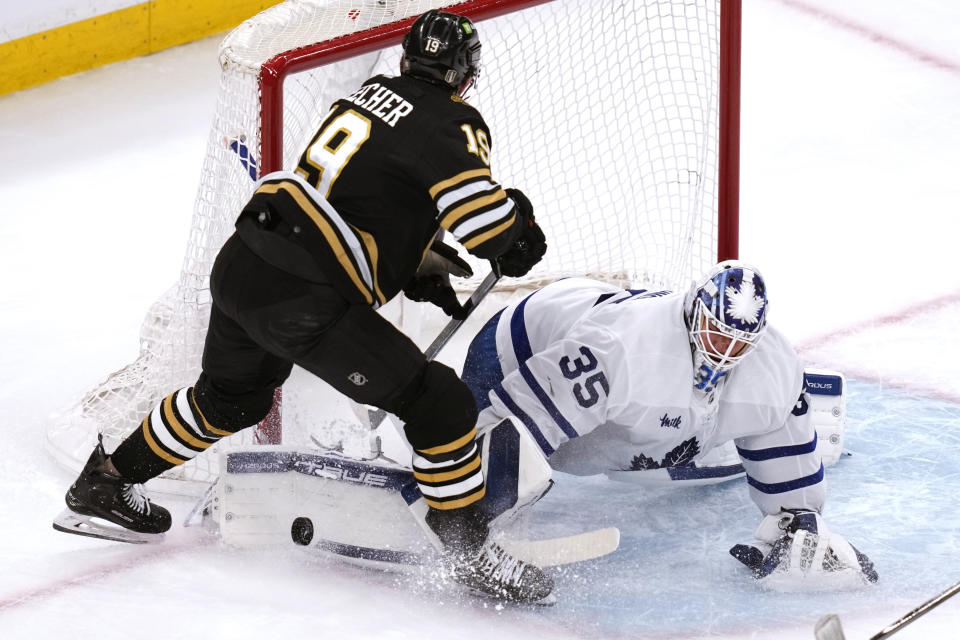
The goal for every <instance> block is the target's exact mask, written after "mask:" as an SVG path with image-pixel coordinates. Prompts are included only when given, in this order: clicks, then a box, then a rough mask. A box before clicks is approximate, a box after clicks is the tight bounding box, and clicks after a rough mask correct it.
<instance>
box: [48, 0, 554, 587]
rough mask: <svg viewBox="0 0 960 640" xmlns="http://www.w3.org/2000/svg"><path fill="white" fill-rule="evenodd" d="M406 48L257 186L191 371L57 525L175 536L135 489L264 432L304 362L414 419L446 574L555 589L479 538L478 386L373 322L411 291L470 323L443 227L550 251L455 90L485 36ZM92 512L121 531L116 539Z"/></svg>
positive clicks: (507, 253) (220, 276)
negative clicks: (285, 165)
mask: <svg viewBox="0 0 960 640" xmlns="http://www.w3.org/2000/svg"><path fill="white" fill-rule="evenodd" d="M403 48H404V55H403V58H402V62H401V74H400V75H399V76H398V77H386V76H376V77H374V78H371V79H369V80H368V81H366V82H365V83H364V84H363V85H362V86H361V87H359V88H358V89H357V90H356V91H355V92H354V93H352V94H351V95H349V96H347V97H345V98H342V99H340V100H337V101H336V102H335V103H334V104H333V106H332V108H331V109H330V111H329V112H328V113H327V115H326V117H325V118H324V120H323V122H322V124H321V125H320V128H319V129H318V131H317V133H316V135H315V136H314V137H313V139H312V141H311V142H310V144H309V145H308V146H307V148H306V150H305V151H304V152H303V155H302V156H301V157H300V160H299V163H298V165H297V167H296V170H295V171H293V172H288V171H278V172H275V173H272V174H269V175H267V176H264V177H263V178H262V179H261V180H260V182H259V183H258V184H257V188H256V191H255V193H254V195H253V197H252V198H251V200H250V201H249V203H248V204H247V205H246V206H245V207H244V209H243V211H242V212H241V213H240V215H239V217H238V219H237V222H236V233H235V234H234V235H233V236H231V237H230V238H229V239H228V240H227V242H226V243H225V245H224V246H223V248H222V249H221V251H220V253H219V255H218V257H217V259H216V262H215V264H214V266H213V270H212V273H211V276H210V290H211V294H212V297H213V305H212V309H211V314H210V324H209V328H208V331H207V337H206V342H205V346H204V353H203V363H202V364H203V372H202V373H201V375H200V377H199V379H198V380H197V381H196V383H195V384H194V386H192V387H189V388H185V389H180V390H178V391H175V392H173V393H172V394H170V395H169V396H167V397H166V398H164V399H163V400H162V401H161V402H160V404H159V405H158V406H157V407H156V408H155V409H154V410H153V411H152V412H151V413H150V414H149V415H148V416H146V418H145V419H144V420H143V423H142V425H141V427H140V428H139V429H137V430H135V431H134V432H133V433H132V434H131V435H130V436H128V437H127V438H126V439H125V440H124V441H123V442H122V443H121V444H120V445H119V446H118V447H117V449H116V451H114V452H113V453H112V454H111V455H109V456H107V454H106V452H105V451H104V450H103V447H102V446H98V447H97V448H96V450H95V451H94V452H93V454H92V455H91V457H90V460H89V462H88V463H87V466H86V467H85V468H84V470H83V472H82V473H81V475H80V477H79V478H78V479H77V481H76V482H75V483H74V485H73V486H72V487H71V488H70V490H69V492H68V493H67V505H68V510H67V511H65V512H64V514H62V515H61V517H60V518H58V520H57V521H56V522H55V524H54V526H55V527H56V528H58V529H60V530H63V531H67V532H70V533H79V534H85V535H94V536H100V537H109V538H112V539H122V540H128V541H131V540H132V539H134V538H135V539H137V541H139V540H141V539H142V538H145V537H149V536H151V535H154V536H155V535H156V534H158V533H162V532H163V531H165V530H167V529H168V528H169V526H170V514H169V513H168V512H167V510H166V509H164V508H163V507H160V506H158V505H156V504H153V503H152V502H150V501H149V500H148V499H146V497H145V496H144V495H143V494H142V493H141V492H140V491H139V489H138V485H139V484H141V483H143V482H145V481H147V480H149V479H151V478H153V477H155V476H157V475H159V474H160V473H162V472H164V471H166V470H167V469H170V468H171V467H173V466H176V465H179V464H183V463H184V462H186V461H187V460H189V459H191V458H193V457H194V456H196V455H198V454H200V453H202V452H203V451H204V450H206V449H207V448H208V447H210V446H211V445H212V444H214V443H215V442H216V441H217V440H219V439H220V438H222V437H224V436H227V435H230V434H232V433H236V432H237V431H240V430H242V429H245V428H248V427H251V426H253V425H256V424H257V423H258V422H260V421H261V420H262V419H263V418H264V417H265V416H266V415H267V413H268V412H269V410H270V408H271V404H272V399H273V396H274V390H275V389H276V388H277V387H278V386H279V385H280V384H282V383H283V381H284V380H285V379H286V378H287V376H288V375H289V374H290V371H291V368H292V366H293V365H294V364H297V365H300V366H301V367H303V368H304V369H306V370H308V371H310V372H312V373H313V374H315V375H317V376H319V377H320V378H322V379H323V380H325V381H326V382H328V383H329V384H330V385H331V386H333V387H334V388H336V389H337V390H339V391H341V392H342V393H344V394H346V395H347V396H349V397H350V398H352V399H353V400H354V401H356V402H358V403H362V404H370V405H375V406H377V407H380V408H382V409H385V410H387V411H389V412H391V413H394V414H396V415H397V416H399V417H400V418H401V419H402V420H403V421H404V423H405V424H406V427H405V433H406V436H407V439H408V440H409V442H410V444H411V446H412V447H413V450H414V457H413V469H414V476H415V478H416V479H417V482H418V484H419V485H420V489H421V493H422V494H423V496H424V499H425V500H426V502H427V504H428V506H429V507H430V509H429V513H428V515H427V522H428V524H429V525H430V526H431V528H432V529H433V530H434V531H435V532H436V533H437V535H438V537H439V538H440V540H441V542H442V543H443V545H444V551H445V554H444V555H445V557H446V558H447V560H448V562H449V565H450V568H451V571H452V575H453V576H454V577H455V579H457V580H458V581H460V582H462V583H464V584H466V585H468V586H470V587H472V588H475V589H478V590H480V591H483V592H486V593H488V594H491V595H493V596H495V597H498V598H501V599H505V600H513V601H522V602H530V601H536V600H540V599H542V598H544V597H546V596H547V595H548V594H549V593H550V590H551V589H552V582H551V580H550V578H549V577H548V576H546V575H545V574H544V573H543V572H542V571H541V570H540V569H538V568H537V567H534V566H532V565H528V564H525V563H523V562H522V561H520V560H518V559H517V558H514V557H512V556H510V555H509V554H508V553H506V552H505V551H504V550H503V549H502V548H500V547H499V546H498V545H497V544H496V543H494V542H493V541H490V540H487V537H488V536H487V523H486V521H485V518H484V517H483V516H482V515H481V513H482V510H481V509H480V504H479V503H480V501H481V500H482V498H483V496H484V491H485V484H484V478H483V475H482V473H481V465H480V458H479V452H478V450H477V447H476V444H475V442H474V439H475V434H476V424H475V423H476V418H477V409H476V406H475V404H474V400H473V396H472V395H471V393H470V391H469V389H468V388H467V387H466V385H465V384H464V383H463V382H461V381H460V379H459V378H458V377H457V375H456V373H455V372H454V371H453V370H452V369H450V368H449V367H446V366H445V365H443V364H441V363H439V362H435V361H433V362H427V361H426V359H425V357H424V355H423V354H422V353H421V352H420V350H419V349H418V348H417V347H416V345H415V344H414V343H413V342H412V341H411V340H410V339H409V338H407V337H406V336H405V335H404V334H403V333H401V332H400V331H399V330H397V329H396V328H395V327H394V326H393V325H391V324H390V323H389V322H388V321H386V320H385V319H384V318H382V317H381V316H380V315H378V314H377V313H376V309H377V307H379V306H380V305H382V304H384V303H385V302H387V301H388V300H390V299H391V298H393V297H394V296H395V295H397V294H398V293H399V292H400V291H401V290H403V291H404V292H405V293H406V295H408V297H412V298H413V299H416V300H425V301H430V302H433V303H435V304H437V305H438V306H441V307H442V308H443V309H444V311H446V312H447V313H448V314H451V315H457V314H459V313H461V312H462V308H461V306H460V304H459V302H458V301H457V298H456V296H455V295H454V293H453V290H452V289H451V288H450V284H449V274H450V273H453V274H455V275H466V274H468V273H469V267H468V266H467V265H466V263H465V262H463V261H462V260H461V259H460V258H458V257H457V255H456V250H455V249H453V248H452V247H449V246H447V245H444V244H443V243H442V242H439V241H438V240H437V237H438V234H439V233H440V230H441V229H444V230H446V232H448V234H449V235H452V237H453V238H454V239H455V240H456V241H457V242H459V243H460V244H461V245H463V247H464V248H465V249H466V250H467V251H469V252H470V253H471V254H473V255H474V256H477V257H479V258H484V259H489V260H492V261H494V262H496V263H497V265H498V267H499V268H500V270H501V272H502V273H503V274H504V275H506V276H520V275H523V274H524V273H526V272H527V271H528V270H529V269H530V268H531V267H532V266H533V265H534V264H536V263H537V262H538V261H539V260H540V259H541V258H542V256H543V254H544V252H545V250H546V242H545V239H544V235H543V233H542V231H541V230H540V228H539V226H538V225H537V223H536V222H535V221H534V216H533V207H532V206H531V204H530V202H529V200H528V199H527V198H526V197H525V196H524V195H523V194H522V193H521V192H520V191H519V190H516V189H504V188H502V187H501V186H500V185H499V184H497V182H496V181H494V179H493V177H492V176H491V173H490V154H491V148H492V138H491V136H490V132H489V131H488V129H487V125H486V123H485V122H484V120H483V118H482V117H481V116H480V114H479V113H478V112H477V111H476V109H474V108H473V107H471V106H469V105H468V104H467V103H466V102H464V100H463V98H462V95H463V94H464V93H465V92H466V91H467V89H468V88H469V87H470V86H471V85H472V84H473V83H474V82H475V81H476V79H477V76H478V74H479V70H480V40H479V37H478V35H477V32H476V28H475V27H474V25H473V24H472V23H471V22H470V20H468V19H466V18H463V17H460V16H457V15H454V14H450V13H443V12H439V11H429V12H427V13H425V14H424V15H422V16H420V17H419V18H418V19H417V20H416V21H415V22H414V23H413V26H412V28H411V31H410V32H409V34H408V35H407V36H406V38H405V39H404V43H403ZM91 517H98V518H101V519H104V520H107V521H109V522H111V523H114V524H116V525H119V526H120V527H123V528H124V530H122V534H116V535H113V534H111V532H110V531H107V532H106V533H105V532H104V531H103V530H101V529H97V528H95V523H92V521H91V520H90V518H91ZM127 530H129V531H127ZM131 532H132V533H131ZM138 534H139V535H138Z"/></svg>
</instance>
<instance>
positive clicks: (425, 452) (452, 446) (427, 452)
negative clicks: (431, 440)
mask: <svg viewBox="0 0 960 640" xmlns="http://www.w3.org/2000/svg"><path fill="white" fill-rule="evenodd" d="M476 437H477V428H476V427H474V428H473V429H470V433H468V434H467V435H465V436H463V437H462V438H457V439H456V440H454V441H453V442H450V443H448V444H441V445H439V446H436V447H430V448H429V449H418V450H417V453H419V454H420V455H422V456H424V457H426V456H437V455H440V454H441V453H450V452H451V451H456V450H457V449H459V448H460V447H465V446H467V445H468V444H470V443H471V442H473V440H474V439H475V438H476Z"/></svg>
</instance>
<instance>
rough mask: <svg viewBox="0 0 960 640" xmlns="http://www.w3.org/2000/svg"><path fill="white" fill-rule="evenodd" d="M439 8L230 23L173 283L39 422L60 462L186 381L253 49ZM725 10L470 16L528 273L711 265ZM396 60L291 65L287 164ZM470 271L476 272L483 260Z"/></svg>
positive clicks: (577, 0)
mask: <svg viewBox="0 0 960 640" xmlns="http://www.w3.org/2000/svg"><path fill="white" fill-rule="evenodd" d="M442 4H444V3H442V2H437V1H432V2H431V1H429V0H419V1H417V0H412V1H405V0H380V1H377V0H362V1H358V0H327V1H324V0H315V1H312V2H308V1H305V0H291V1H288V2H285V3H283V4H281V5H278V6H276V7H274V8H272V9H269V10H267V11H265V12H263V13H261V14H260V15H258V16H256V17H254V18H253V19H251V20H249V21H247V22H245V23H244V24H242V25H241V26H240V27H238V28H237V29H235V30H234V31H233V32H232V33H230V34H229V35H228V36H227V38H226V39H225V40H224V41H223V43H222V45H221V49H220V62H221V65H222V69H223V70H222V73H221V81H220V91H219V97H218V104H217V109H216V115H215V118H214V122H213V125H212V127H211V132H210V138H209V140H208V144H207V155H206V158H205V160H204V164H203V170H202V176H201V181H200V188H199V192H198V194H197V200H196V208H195V213H194V219H193V223H192V228H191V232H190V238H189V243H188V246H187V251H186V257H185V259H184V263H183V270H182V272H181V274H180V280H179V282H178V284H177V285H175V286H174V287H173V288H171V289H170V290H169V291H168V292H167V293H166V294H165V295H164V296H163V297H162V298H161V299H160V300H159V301H158V302H156V303H155V304H154V305H153V307H152V308H151V309H150V311H149V313H148V315H147V318H146V319H145V321H144V324H143V327H142V329H141V335H140V340H141V355H140V357H139V358H138V359H137V360H136V361H135V362H134V363H132V364H131V365H129V366H127V367H125V368H124V369H122V370H121V371H118V372H116V373H114V374H112V375H110V376H109V377H108V378H107V379H106V380H105V381H104V382H103V383H101V384H100V385H98V386H97V387H96V388H95V389H93V390H92V391H90V392H89V393H88V394H87V395H86V396H85V397H84V398H83V399H82V401H81V402H80V403H79V404H78V405H77V406H76V407H75V408H74V409H73V410H72V411H70V412H69V413H67V414H64V415H62V416H60V417H59V419H58V420H56V421H55V423H54V424H53V425H52V426H51V428H50V430H49V432H48V437H47V444H48V449H49V450H50V451H51V452H52V453H53V454H54V455H55V456H56V457H57V458H58V459H59V460H61V461H62V462H64V463H65V464H67V465H68V466H70V467H71V468H75V469H79V468H80V466H82V463H83V461H84V460H85V458H86V456H87V455H88V454H89V451H90V449H91V447H92V446H93V444H94V443H95V441H96V433H97V432H98V431H100V432H102V433H103V434H104V441H105V444H106V446H107V450H108V451H110V450H112V448H113V447H115V446H116V445H117V444H118V443H119V442H120V441H121V440H122V439H123V437H125V435H126V434H127V433H129V432H130V431H132V430H133V429H135V428H137V427H138V426H139V424H140V421H141V420H142V419H143V416H144V415H146V413H147V412H149V411H150V409H152V407H153V406H154V405H155V404H156V403H157V402H158V401H159V400H161V399H162V398H163V397H164V396H165V395H167V394H169V393H171V392H172V391H174V390H175V389H177V388H180V387H185V386H189V385H190V384H192V383H193V382H194V381H195V380H196V377H197V375H198V374H199V364H200V356H201V353H202V347H203V340H204V334H205V328H206V321H207V317H208V315H209V305H210V296H209V291H208V274H209V272H210V268H211V266H212V263H213V260H214V258H215V257H216V254H217V251H218V250H219V248H220V246H221V245H222V243H223V242H224V240H225V239H226V238H227V237H228V236H229V234H230V233H231V232H232V230H233V223H234V220H235V218H236V215H237V213H238V212H239V211H240V209H241V207H242V206H243V204H244V203H245V201H246V200H247V198H249V196H250V194H251V192H252V187H253V180H252V179H251V175H252V173H253V174H255V172H256V165H257V163H258V159H259V158H260V157H261V156H260V153H259V151H260V144H261V131H260V122H259V120H260V100H261V95H260V88H259V86H260V85H259V74H260V70H261V67H262V65H263V64H264V62H266V61H267V60H269V59H270V58H272V57H273V56H275V55H277V54H279V53H281V52H284V51H288V50H291V49H295V48H298V47H302V46H306V45H310V44H311V43H315V42H319V41H322V40H326V39H329V38H334V37H336V36H338V35H341V34H347V33H353V32H356V31H360V30H363V29H367V28H370V27H375V26H378V25H382V24H386V23H390V22H394V21H396V20H399V19H401V18H405V17H408V16H414V15H418V14H420V13H422V12H423V11H425V10H427V9H429V8H434V7H437V6H441V5H442ZM488 4H489V3H488ZM719 5H720V0H706V1H703V2H695V3H691V2H687V1H684V0H659V1H658V0H635V1H627V0H623V1H618V2H582V1H581V0H557V1H555V2H548V3H546V4H543V5H540V6H536V7H533V8H529V9H525V10H522V11H517V12H514V13H509V14H507V15H504V16H502V17H498V18H494V19H492V20H485V21H480V22H478V23H477V27H478V31H479V34H480V38H481V42H482V43H483V51H482V61H483V71H482V76H481V79H480V82H479V83H478V86H477V87H476V88H475V89H474V90H473V92H472V95H471V96H470V97H469V101H470V102H471V103H472V104H474V105H475V106H477V107H478V109H479V110H480V112H481V113H482V114H483V116H484V118H485V120H486V121H487V124H488V126H489V128H490V132H491V137H492V138H493V143H494V144H493V156H492V160H493V161H492V170H493V175H494V177H495V178H496V179H497V180H498V181H499V182H500V183H501V184H503V185H504V186H514V187H518V188H520V189H522V190H523V191H524V193H526V194H527V195H528V197H529V198H530V200H531V201H532V202H533V203H534V208H535V212H536V215H537V219H538V221H539V222H540V224H541V226H542V227H543V228H544V230H545V232H546V234H547V237H548V243H549V250H548V252H547V255H546V257H545V258H544V260H543V261H542V262H541V263H540V264H539V265H538V266H537V267H536V268H535V269H534V271H533V272H532V273H531V274H530V276H528V278H527V282H528V283H539V282H544V281H548V280H552V279H556V278H557V277H561V276H565V275H591V276H595V277H603V278H607V279H617V280H621V281H624V282H629V283H632V284H641V283H643V284H647V285H651V286H656V287H680V286H686V284H687V283H688V282H689V281H690V280H691V279H692V278H694V277H695V276H696V275H698V274H699V273H701V272H702V271H704V270H705V269H706V268H708V267H709V266H710V265H711V264H712V263H713V262H714V261H715V259H716V255H717V233H718V232H717V199H718V198H717V189H718V164H717V163H718V151H719V150H718V129H719V126H718V114H719V107H718V105H719V90H720V86H719V72H718V69H719V55H720V43H719V34H720V15H719ZM460 8H462V5H461V7H460ZM398 67H399V47H397V46H394V47H391V48H389V49H385V50H383V51H380V52H376V53H370V54H364V55H359V56H356V57H352V58H348V59H346V60H343V61H340V62H336V63H334V64H331V65H327V66H318V67H316V68H313V69H310V70H307V71H302V72H299V73H296V74H293V75H291V76H289V77H287V79H286V81H285V83H284V85H283V100H284V115H283V122H284V124H283V156H282V158H283V167H284V168H291V167H292V166H293V165H294V164H295V163H296V160H297V158H298V156H299V154H300V153H301V151H302V149H303V147H304V145H305V144H306V143H307V142H308V140H309V138H310V136H311V135H312V134H313V133H314V130H315V128H316V126H317V125H318V124H319V121H320V120H321V119H322V117H323V115H324V114H325V113H326V111H327V109H328V108H329V105H330V104H331V102H333V100H335V99H336V98H338V97H341V96H342V95H346V94H348V93H350V92H351V91H352V90H354V89H355V88H356V87H358V86H359V84H360V83H361V82H362V81H363V80H365V79H366V78H367V77H369V76H371V75H374V74H375V73H388V74H394V73H395V72H396V70H397V69H398ZM267 137H268V136H266V135H264V137H263V139H264V140H266V139H267ZM475 271H476V272H477V274H478V278H481V277H482V276H483V274H484V273H485V271H486V268H485V267H484V266H483V265H477V266H476V267H475ZM474 284H475V283H469V282H468V283H465V286H466V287H471V286H473V285H474ZM295 378H296V376H295ZM294 382H296V380H294ZM290 384H293V383H290ZM286 388H287V385H285V390H286ZM285 393H286V391H285ZM285 413H286V412H285ZM306 419H307V418H305V417H304V416H302V415H299V412H297V411H293V412H291V413H289V415H285V417H284V431H285V441H288V440H289V438H290V437H291V436H290V433H291V430H290V429H288V423H291V422H294V421H297V420H301V421H302V420H306ZM310 419H311V420H314V421H316V420H318V419H321V420H322V417H318V416H312V417H311V418H310ZM251 431H252V430H251ZM234 437H235V438H236V437H245V438H246V439H248V440H249V438H250V437H251V435H250V434H249V433H248V434H247V435H245V436H244V435H243V434H240V436H234ZM300 437H302V436H300ZM215 458H216V456H212V455H209V453H208V454H206V455H204V456H201V457H200V458H198V459H197V460H194V461H192V462H190V463H188V464H186V465H184V466H183V467H179V468H177V469H174V470H172V471H171V472H169V473H168V474H166V477H167V478H172V479H186V480H189V481H193V482H199V483H203V482H207V481H210V480H212V479H214V478H215V475H216V469H215V468H214V467H213V465H215ZM180 484H182V483H180ZM180 484H175V485H169V484H168V485H166V488H170V486H180ZM159 488H164V486H160V487H159Z"/></svg>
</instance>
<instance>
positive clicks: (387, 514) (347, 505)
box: [206, 445, 433, 565]
mask: <svg viewBox="0 0 960 640" xmlns="http://www.w3.org/2000/svg"><path fill="white" fill-rule="evenodd" d="M220 456H221V469H222V470H223V471H222V473H221V476H220V479H219V480H218V482H217V485H216V488H215V490H214V493H213V496H212V499H211V503H210V507H209V509H208V511H207V514H206V517H207V519H208V522H210V523H212V524H213V525H215V526H216V527H217V528H218V529H219V533H220V537H221V539H222V540H223V541H224V542H225V543H227V544H230V545H234V546H261V545H279V544H291V543H297V544H310V545H311V546H314V547H316V548H318V549H320V550H322V551H326V552H329V553H332V554H335V555H338V556H341V557H343V558H344V559H347V560H350V561H356V562H359V563H362V564H368V563H374V564H379V563H389V564H392V565H414V564H420V562H421V559H422V555H423V554H424V553H430V552H431V550H432V548H433V542H432V540H431V536H432V533H430V532H429V531H428V530H427V529H426V528H425V525H422V524H421V521H422V518H419V519H418V518H416V517H414V510H415V509H416V508H417V503H419V505H420V506H421V508H422V510H423V512H424V513H425V511H426V505H424V504H423V500H422V498H421V496H420V491H419V489H418V488H417V484H416V482H415V480H414V479H413V474H412V473H411V472H410V470H409V469H405V468H403V467H401V466H399V465H395V464H392V463H389V462H386V461H376V462H371V461H361V460H352V459H350V458H346V457H344V456H342V455H341V454H339V453H336V452H326V453H320V452H311V451H305V450H297V449H294V448H289V447H282V446H256V445H251V446H248V447H241V448H236V449H232V450H225V451H222V452H221V454H220ZM295 523H296V526H295ZM307 523H309V525H307ZM307 529H309V534H310V536H309V539H306V540H305V539H304V536H305V535H306V533H307V531H306V530H307ZM295 534H296V535H297V536H298V539H294V535H295Z"/></svg>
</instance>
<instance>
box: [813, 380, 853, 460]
mask: <svg viewBox="0 0 960 640" xmlns="http://www.w3.org/2000/svg"><path fill="white" fill-rule="evenodd" d="M803 381H804V387H805V389H806V394H805V396H806V400H807V404H808V405H809V411H810V413H811V416H810V420H811V421H812V422H813V425H814V427H816V430H817V453H819V454H820V458H821V459H822V460H823V466H825V467H829V466H830V465H832V464H835V463H836V462H837V460H839V459H840V456H841V455H842V453H843V431H844V424H845V422H846V417H847V415H846V414H847V408H846V398H845V396H844V394H845V392H846V386H847V385H846V379H845V378H844V376H843V374H842V373H840V372H839V371H828V370H826V369H805V370H804V372H803Z"/></svg>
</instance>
